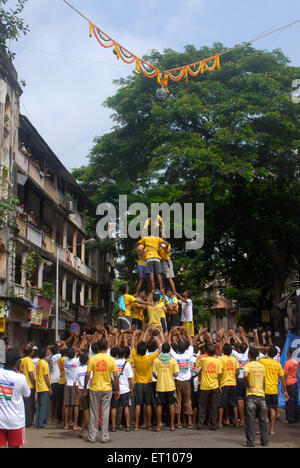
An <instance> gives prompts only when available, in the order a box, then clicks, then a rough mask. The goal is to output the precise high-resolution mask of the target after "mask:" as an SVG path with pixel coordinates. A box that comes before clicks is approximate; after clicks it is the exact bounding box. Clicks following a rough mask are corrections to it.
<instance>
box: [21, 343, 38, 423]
mask: <svg viewBox="0 0 300 468" xmlns="http://www.w3.org/2000/svg"><path fill="white" fill-rule="evenodd" d="M32 356H33V349H32V347H31V346H27V347H26V348H25V350H24V357H23V358H22V359H21V365H20V370H21V372H22V374H24V375H25V377H26V380H27V383H28V386H29V388H30V392H31V393H30V397H29V398H24V407H25V426H26V427H31V426H32V424H33V419H34V409H35V405H34V400H35V367H34V362H33V360H32Z"/></svg>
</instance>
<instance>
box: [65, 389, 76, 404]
mask: <svg viewBox="0 0 300 468" xmlns="http://www.w3.org/2000/svg"><path fill="white" fill-rule="evenodd" d="M78 405H79V396H78V393H77V390H76V388H75V387H72V386H71V385H65V390H64V406H78Z"/></svg>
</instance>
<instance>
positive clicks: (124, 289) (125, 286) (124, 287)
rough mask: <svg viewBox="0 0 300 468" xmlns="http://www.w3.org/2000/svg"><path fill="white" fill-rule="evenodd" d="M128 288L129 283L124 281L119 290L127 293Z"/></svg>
mask: <svg viewBox="0 0 300 468" xmlns="http://www.w3.org/2000/svg"><path fill="white" fill-rule="evenodd" d="M126 289H127V284H126V283H124V284H122V285H121V286H120V287H119V292H120V293H121V294H125V293H126Z"/></svg>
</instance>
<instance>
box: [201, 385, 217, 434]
mask: <svg viewBox="0 0 300 468" xmlns="http://www.w3.org/2000/svg"><path fill="white" fill-rule="evenodd" d="M219 397H220V391H219V389H218V388H217V389H216V390H200V392H199V406H198V429H203V427H204V424H205V421H206V420H207V421H208V426H209V428H210V429H212V430H216V429H217V423H218V404H219Z"/></svg>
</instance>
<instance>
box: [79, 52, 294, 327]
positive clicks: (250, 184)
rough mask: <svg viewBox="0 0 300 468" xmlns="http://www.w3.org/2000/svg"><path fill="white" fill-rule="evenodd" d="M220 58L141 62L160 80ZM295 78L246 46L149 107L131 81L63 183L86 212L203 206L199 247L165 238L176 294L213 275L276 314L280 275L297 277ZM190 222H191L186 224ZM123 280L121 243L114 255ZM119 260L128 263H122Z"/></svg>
mask: <svg viewBox="0 0 300 468" xmlns="http://www.w3.org/2000/svg"><path fill="white" fill-rule="evenodd" d="M223 50H224V46H223V45H222V44H219V43H217V44H214V46H213V47H212V48H207V47H202V48H200V49H196V48H195V47H194V46H190V45H189V46H186V47H185V51H184V52H183V53H178V52H175V51H172V50H165V51H164V52H163V53H159V52H157V51H153V52H152V53H151V54H150V55H149V56H148V57H146V59H147V60H148V61H150V62H151V63H153V64H155V65H157V66H158V67H159V68H161V69H167V68H170V67H174V66H180V65H184V64H186V63H192V62H195V61H197V60H199V58H201V57H208V56H214V55H215V54H216V53H220V52H222V51H223ZM299 76H300V69H299V68H297V67H293V66H290V65H289V60H288V59H287V57H286V56H285V55H284V54H283V53H282V52H281V51H280V50H274V51H273V52H267V51H261V50H256V49H254V48H253V47H251V46H246V47H243V48H241V49H238V50H234V51H232V52H230V53H228V54H226V55H224V56H222V57H221V69H220V70H219V71H215V72H213V73H204V74H203V75H202V76H201V78H200V79H199V78H195V79H190V80H189V83H185V81H182V82H179V83H176V84H174V83H170V84H169V88H170V92H171V98H169V99H167V100H166V101H159V100H157V99H156V98H155V91H156V86H157V85H156V84H155V82H154V81H153V80H148V79H145V78H144V77H142V76H136V75H132V76H130V77H128V78H127V79H121V80H119V81H118V82H117V84H118V85H119V89H118V90H117V92H116V94H115V95H114V96H113V97H111V98H109V99H107V101H106V103H105V105H106V106H107V107H109V108H110V109H112V110H113V112H114V114H113V119H114V121H115V126H114V128H113V130H112V131H111V132H110V133H108V134H106V135H104V136H102V137H98V138H96V139H95V146H94V148H93V149H92V151H91V154H90V164H89V165H88V167H83V168H80V169H78V170H77V171H75V172H74V175H75V176H76V177H77V178H78V180H79V182H80V183H81V184H82V186H83V188H84V189H85V190H87V191H89V193H90V195H91V197H92V198H93V199H94V200H95V201H96V202H97V203H100V202H102V201H108V202H112V203H115V205H116V206H117V202H118V196H119V194H125V195H128V203H129V204H130V203H133V202H134V201H140V202H144V203H145V204H146V205H147V206H148V207H149V208H150V205H151V203H152V202H167V203H170V204H171V203H173V202H174V201H176V202H179V203H181V204H184V203H194V204H195V203H197V202H202V203H204V204H205V244H204V248H203V249H202V250H201V251H186V249H185V240H184V239H174V238H171V243H172V247H173V259H174V263H175V266H176V271H177V273H178V272H179V273H180V274H179V275H177V279H176V280H177V284H178V287H179V288H180V289H181V288H186V287H187V286H189V287H190V288H193V287H195V290H196V292H197V293H199V292H200V291H201V288H202V287H203V285H204V283H205V282H206V281H209V280H210V279H213V278H215V277H216V276H217V275H221V277H224V279H226V280H227V282H229V283H230V284H231V285H232V287H235V288H237V289H239V290H242V289H249V290H250V289H252V290H257V291H259V298H258V299H257V301H256V303H257V307H258V308H260V307H268V306H269V307H270V308H271V310H272V313H273V319H274V320H275V323H276V327H279V326H280V323H279V322H280V320H279V317H278V314H277V308H276V304H277V302H278V300H279V298H280V296H281V294H282V291H283V287H284V282H285V281H286V279H287V277H288V275H289V273H290V271H291V269H294V268H297V269H298V271H299V259H300V254H299V247H298V244H299V243H298V241H297V239H298V238H299V226H300V223H299V222H300V218H299V217H300V209H299V208H300V206H299V205H300V184H299V172H298V167H299V162H300V160H299V159H300V156H299V150H300V126H299V123H300V121H299V120H300V106H298V105H296V104H295V103H293V102H292V99H291V92H292V89H291V85H292V82H293V81H294V80H295V79H297V78H299ZM194 221H196V220H194ZM119 248H120V252H122V258H124V259H125V258H126V259H127V261H126V262H125V261H124V264H123V268H122V275H124V276H125V277H129V276H130V272H131V271H132V257H131V254H132V251H133V250H132V249H133V248H134V246H133V245H132V242H131V241H130V240H129V241H128V240H122V242H121V245H120V246H119ZM129 259H130V260H129Z"/></svg>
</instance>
